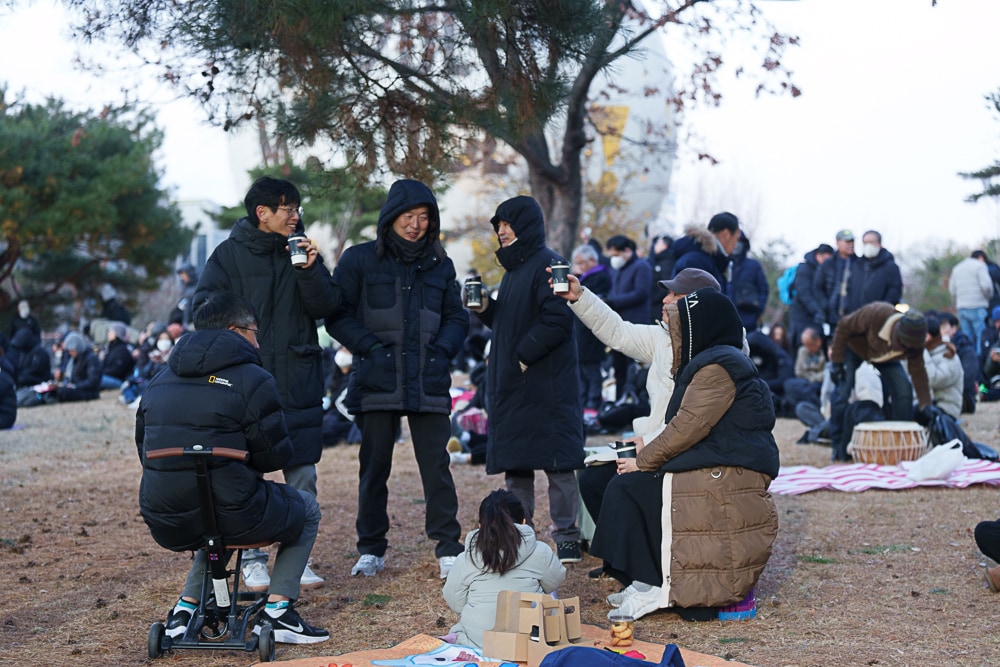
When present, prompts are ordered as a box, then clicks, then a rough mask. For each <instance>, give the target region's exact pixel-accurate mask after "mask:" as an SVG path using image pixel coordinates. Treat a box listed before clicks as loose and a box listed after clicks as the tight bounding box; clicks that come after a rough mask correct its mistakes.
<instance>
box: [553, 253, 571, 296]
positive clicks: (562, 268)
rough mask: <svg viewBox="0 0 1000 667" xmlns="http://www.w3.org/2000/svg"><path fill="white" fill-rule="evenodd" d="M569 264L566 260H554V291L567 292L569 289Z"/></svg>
mask: <svg viewBox="0 0 1000 667" xmlns="http://www.w3.org/2000/svg"><path fill="white" fill-rule="evenodd" d="M568 276H569V264H567V263H566V262H565V261H564V260H561V259H554V260H552V291H553V292H556V293H566V292H568V291H569V278H568Z"/></svg>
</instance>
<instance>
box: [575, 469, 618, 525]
mask: <svg viewBox="0 0 1000 667" xmlns="http://www.w3.org/2000/svg"><path fill="white" fill-rule="evenodd" d="M617 475H618V465H617V464H616V463H615V462H614V461H611V462H610V463H603V464H601V465H592V466H587V467H586V468H584V469H583V470H581V471H580V472H578V473H577V479H578V483H579V485H580V498H581V499H583V506H584V507H586V508H587V513H588V514H589V515H590V518H591V519H593V520H594V523H595V524H596V523H597V522H598V520H599V519H600V518H601V505H602V504H603V503H604V491H605V490H606V489H607V488H608V482H610V481H611V480H612V479H614V478H615V477H616V476H617Z"/></svg>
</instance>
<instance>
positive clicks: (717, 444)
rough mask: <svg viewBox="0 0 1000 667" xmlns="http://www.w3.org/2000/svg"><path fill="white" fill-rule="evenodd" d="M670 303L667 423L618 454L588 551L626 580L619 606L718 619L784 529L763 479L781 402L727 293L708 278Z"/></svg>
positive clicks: (747, 586)
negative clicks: (748, 350)
mask: <svg viewBox="0 0 1000 667" xmlns="http://www.w3.org/2000/svg"><path fill="white" fill-rule="evenodd" d="M664 314H665V316H666V317H667V318H668V320H669V324H670V326H669V333H670V339H671V344H672V346H673V353H674V355H673V360H674V362H673V371H674V376H675V389H674V393H673V396H671V398H670V403H669V405H668V407H667V411H666V427H665V428H664V429H663V431H662V432H661V433H660V434H659V435H657V436H656V437H655V438H653V439H652V440H651V441H650V442H649V443H648V444H645V443H644V442H643V440H642V438H641V437H640V438H635V439H633V440H634V441H635V443H636V450H637V457H636V458H634V459H619V460H618V462H617V466H618V475H617V476H616V477H615V478H614V479H612V480H611V482H610V483H609V484H608V487H607V490H606V493H605V496H604V502H603V505H602V507H601V512H600V518H599V519H598V521H597V528H596V530H595V533H594V540H593V542H592V543H591V547H590V552H591V554H593V555H595V556H597V557H599V558H603V559H604V562H605V567H604V569H605V572H606V573H607V574H608V575H610V576H612V577H614V578H616V579H618V580H619V581H620V582H622V583H623V584H625V585H626V588H625V590H623V591H622V592H621V593H616V594H614V595H611V596H609V597H608V602H609V603H610V604H611V605H612V606H614V607H618V608H619V610H618V612H612V613H623V614H626V615H628V616H632V617H634V618H639V617H641V616H644V615H645V614H648V613H650V612H653V611H655V610H657V609H660V608H671V609H672V610H674V611H676V612H677V613H678V614H680V615H681V617H682V618H685V619H686V620H710V619H713V618H716V616H717V612H718V608H719V607H724V606H726V605H732V604H733V603H736V602H739V601H741V600H746V599H751V600H752V589H753V586H754V585H755V584H756V582H757V578H758V577H759V576H760V573H761V571H762V570H763V569H764V566H765V565H766V564H767V561H768V558H769V557H770V555H771V545H772V544H773V542H774V539H775V536H776V535H777V532H778V517H777V514H776V512H775V509H774V502H773V501H772V499H771V495H770V494H769V493H768V491H767V488H768V486H769V485H770V483H771V480H772V479H773V478H774V477H776V476H777V474H778V447H777V445H776V444H775V442H774V437H773V436H772V435H771V429H772V428H773V427H774V422H775V416H774V406H773V403H772V401H771V392H770V391H769V390H768V388H767V384H766V383H764V381H763V380H761V379H760V378H759V377H758V376H757V369H756V367H755V366H754V364H753V362H752V361H751V360H750V359H749V358H748V357H747V356H746V355H745V354H743V352H742V350H741V348H742V344H743V327H742V325H741V323H740V317H739V315H738V313H737V312H736V308H735V307H734V306H733V304H732V302H731V301H730V300H729V299H728V298H726V297H725V296H724V295H722V294H721V293H719V292H718V291H716V290H714V289H710V288H702V289H699V290H697V291H695V292H692V293H691V294H688V295H687V296H686V297H685V298H683V299H681V300H680V301H678V302H677V303H676V304H670V305H667V306H666V307H665V308H664ZM664 563H667V564H668V569H667V570H666V571H665V570H664V568H663V564H664Z"/></svg>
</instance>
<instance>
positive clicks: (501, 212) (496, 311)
mask: <svg viewBox="0 0 1000 667" xmlns="http://www.w3.org/2000/svg"><path fill="white" fill-rule="evenodd" d="M500 220H504V221H506V222H509V223H510V224H511V227H512V228H513V229H514V233H515V234H516V235H517V241H516V242H514V243H513V244H511V245H509V246H507V247H506V248H500V249H499V250H497V253H496V255H497V259H498V260H499V261H500V263H501V264H502V265H503V267H504V269H506V270H507V273H506V274H505V275H504V277H503V280H502V281H501V283H500V289H499V292H498V294H497V298H496V299H495V300H494V299H490V300H489V301H488V304H487V309H486V311H485V312H483V313H481V314H480V315H479V318H480V319H481V320H482V321H483V323H484V324H486V326H488V327H490V328H491V329H492V330H493V337H492V338H491V342H490V357H489V361H488V363H487V366H486V400H487V402H488V405H489V408H488V410H487V412H488V413H489V416H490V418H489V424H488V430H489V431H488V435H489V444H488V449H487V454H486V472H487V474H490V475H493V474H497V473H500V472H505V471H513V470H522V471H523V470H548V471H565V470H574V469H578V468H582V467H583V407H582V405H581V399H580V384H579V378H578V364H577V351H576V344H575V342H574V339H573V322H574V320H575V319H576V318H575V317H574V315H573V313H572V311H571V310H570V309H569V308H568V307H567V305H566V302H565V301H564V300H563V299H562V298H560V297H558V296H556V295H555V294H553V293H552V288H551V287H550V286H549V274H548V272H546V270H545V268H546V267H547V266H549V265H550V264H551V262H552V260H553V259H556V258H558V257H559V256H558V255H557V254H556V253H554V252H552V251H551V250H549V249H548V248H546V247H545V229H544V224H543V221H542V211H541V208H539V206H538V204H537V203H536V202H535V201H534V200H533V199H531V198H530V197H515V198H514V199H511V200H508V201H506V202H504V203H502V204H501V205H500V207H499V208H498V209H497V213H496V215H495V216H494V218H493V226H494V229H496V228H497V225H498V224H499V221H500ZM518 362H523V363H524V364H525V365H526V366H527V367H528V369H527V370H526V371H524V372H521V368H520V366H519V364H518Z"/></svg>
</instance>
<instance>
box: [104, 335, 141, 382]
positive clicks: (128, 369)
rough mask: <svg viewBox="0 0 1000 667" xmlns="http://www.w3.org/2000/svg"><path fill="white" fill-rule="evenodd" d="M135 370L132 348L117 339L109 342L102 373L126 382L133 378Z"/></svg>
mask: <svg viewBox="0 0 1000 667" xmlns="http://www.w3.org/2000/svg"><path fill="white" fill-rule="evenodd" d="M133 370H135V358H134V357H133V356H132V346H130V345H129V344H128V343H126V342H125V341H123V340H119V339H117V338H116V339H114V340H112V341H108V349H107V351H106V352H105V354H104V362H103V363H102V365H101V373H102V374H104V375H109V376H111V377H113V378H115V379H118V380H121V381H123V382H124V381H125V380H127V379H128V378H129V377H131V376H132V371H133Z"/></svg>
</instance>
